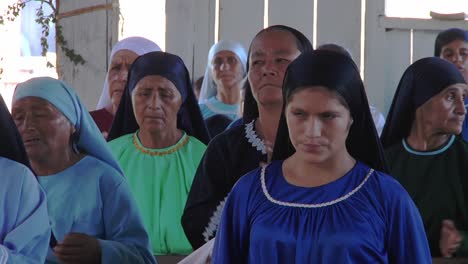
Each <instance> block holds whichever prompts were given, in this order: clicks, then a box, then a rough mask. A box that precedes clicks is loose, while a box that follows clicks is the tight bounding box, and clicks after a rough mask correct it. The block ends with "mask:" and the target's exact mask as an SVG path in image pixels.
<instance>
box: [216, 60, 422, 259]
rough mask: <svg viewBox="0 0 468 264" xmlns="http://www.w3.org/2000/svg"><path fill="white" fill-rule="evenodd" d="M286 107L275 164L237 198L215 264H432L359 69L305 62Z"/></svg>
mask: <svg viewBox="0 0 468 264" xmlns="http://www.w3.org/2000/svg"><path fill="white" fill-rule="evenodd" d="M283 98H284V99H283V102H284V108H283V113H282V116H281V121H280V123H279V127H278V134H277V137H276V142H275V147H274V152H273V160H274V161H273V162H272V163H270V164H269V165H267V166H264V167H262V168H259V169H256V170H254V171H252V172H250V173H248V174H246V175H245V176H243V177H242V178H241V179H240V180H239V181H238V182H237V184H236V185H235V186H234V188H233V190H232V191H231V193H230V194H229V197H228V199H227V201H226V204H225V207H224V211H223V214H222V218H221V223H220V226H219V229H218V232H217V235H216V239H215V245H214V250H213V258H212V263H223V264H224V263H269V264H270V263H291V262H295V263H431V256H430V254H429V248H428V245H427V240H426V237H425V234H424V227H423V225H422V222H421V217H420V216H419V213H418V210H417V208H416V206H415V205H414V203H413V202H412V201H411V198H410V197H409V195H408V193H407V192H406V191H405V190H404V189H403V187H402V186H401V185H400V184H399V183H398V182H397V181H395V180H394V179H393V178H391V177H390V176H388V175H387V174H385V173H384V172H383V171H385V170H386V168H385V164H384V156H383V151H382V146H381V144H380V142H379V138H378V137H377V132H376V129H375V126H374V123H373V122H372V115H371V113H370V110H369V105H368V102H367V98H366V94H365V92H364V87H363V84H362V81H361V79H360V75H359V71H358V69H357V66H356V65H355V64H354V63H353V61H352V60H351V59H350V58H348V57H346V56H344V55H341V54H337V53H336V52H330V51H314V52H311V53H303V54H302V55H300V56H299V57H298V58H297V59H296V60H295V61H293V62H292V63H291V64H290V65H289V67H288V70H287V71H286V76H285V81H284V85H283ZM374 169H375V170H374Z"/></svg>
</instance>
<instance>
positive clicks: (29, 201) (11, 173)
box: [0, 157, 50, 264]
mask: <svg viewBox="0 0 468 264" xmlns="http://www.w3.org/2000/svg"><path fill="white" fill-rule="evenodd" d="M0 168H1V171H2V175H1V182H0V208H1V209H0V210H1V213H0V263H2V264H3V263H44V260H45V257H46V254H47V248H48V247H49V239H50V226H49V217H48V215H47V204H46V198H45V194H44V191H42V189H41V187H40V186H39V184H38V183H37V180H36V178H35V177H34V175H33V174H32V172H31V171H30V170H29V169H28V168H27V167H25V166H24V165H22V164H20V163H17V162H15V161H12V160H9V159H6V158H3V157H0Z"/></svg>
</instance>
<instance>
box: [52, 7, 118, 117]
mask: <svg viewBox="0 0 468 264" xmlns="http://www.w3.org/2000/svg"><path fill="white" fill-rule="evenodd" d="M110 2H111V1H108V0H81V1H75V0H62V1H60V10H59V12H60V13H63V12H67V11H71V10H76V9H79V8H85V7H90V6H95V5H99V4H107V3H110ZM113 13H114V12H110V13H108V11H107V10H98V11H93V12H88V13H83V14H79V15H76V16H71V17H64V18H62V19H60V20H59V22H58V23H59V24H60V25H61V26H62V30H63V34H64V37H65V40H66V41H67V42H68V47H69V48H72V49H74V50H75V51H76V52H77V53H78V54H80V55H81V56H82V57H83V58H84V60H85V61H86V63H85V64H83V65H74V64H73V63H72V62H71V61H70V60H69V59H68V58H67V57H66V56H65V55H64V53H63V51H62V50H61V49H60V48H58V47H57V56H58V60H57V61H58V75H59V78H60V79H62V80H64V81H65V82H67V83H68V84H70V85H71V86H72V87H73V88H75V89H76V91H77V93H78V95H79V96H80V98H81V99H82V101H83V102H84V103H85V105H86V106H87V107H88V109H89V110H94V109H95V107H96V104H97V101H98V99H99V95H100V94H101V90H102V86H103V82H104V78H105V75H106V68H107V61H108V52H109V50H110V46H109V44H110V43H109V42H108V40H109V39H116V36H109V35H112V34H113V32H115V30H108V29H109V26H111V25H109V24H108V18H107V16H108V15H109V14H113Z"/></svg>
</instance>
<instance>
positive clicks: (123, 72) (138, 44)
mask: <svg viewBox="0 0 468 264" xmlns="http://www.w3.org/2000/svg"><path fill="white" fill-rule="evenodd" d="M160 50H161V49H160V48H159V46H158V45H157V44H156V43H154V42H152V41H151V40H149V39H146V38H142V37H129V38H125V39H122V40H120V41H119V42H117V43H116V44H115V45H114V47H113V48H112V51H111V55H110V59H109V66H108V70H107V75H106V79H105V81H104V88H103V89H102V93H101V97H100V98H99V102H98V104H97V110H95V111H91V112H90V114H91V117H93V119H94V121H95V122H96V125H97V126H98V128H99V130H100V131H101V133H102V134H103V135H104V138H107V136H108V134H109V130H110V128H111V126H112V120H113V119H114V115H115V112H116V111H117V107H118V106H119V103H120V98H121V97H122V93H123V90H124V88H125V84H126V83H127V75H128V71H129V70H130V66H131V65H132V63H133V61H135V59H136V58H137V57H138V56H140V55H143V54H145V53H148V52H151V51H160Z"/></svg>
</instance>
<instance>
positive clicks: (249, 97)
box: [243, 25, 314, 123]
mask: <svg viewBox="0 0 468 264" xmlns="http://www.w3.org/2000/svg"><path fill="white" fill-rule="evenodd" d="M277 30H278V31H285V32H289V33H291V34H292V35H293V36H294V38H295V39H296V45H297V49H298V50H299V51H300V52H301V53H303V52H309V51H312V50H314V49H313V48H312V44H311V43H310V41H309V40H308V39H307V37H306V36H304V34H302V33H301V32H300V31H298V30H297V29H294V28H291V27H288V26H284V25H274V26H269V27H267V28H265V29H262V30H260V32H258V33H257V35H255V37H254V38H253V40H252V42H251V43H250V47H249V53H248V54H247V68H246V73H248V72H249V61H250V52H251V49H252V43H253V42H254V40H255V39H256V38H257V37H258V36H260V35H261V34H263V33H265V32H270V31H277ZM244 89H245V95H244V98H245V99H244V112H243V121H244V123H248V122H250V121H252V120H253V119H255V118H257V117H258V105H257V102H256V101H255V98H254V97H253V94H252V88H251V87H250V82H249V81H248V80H247V81H246V82H245V84H244Z"/></svg>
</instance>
